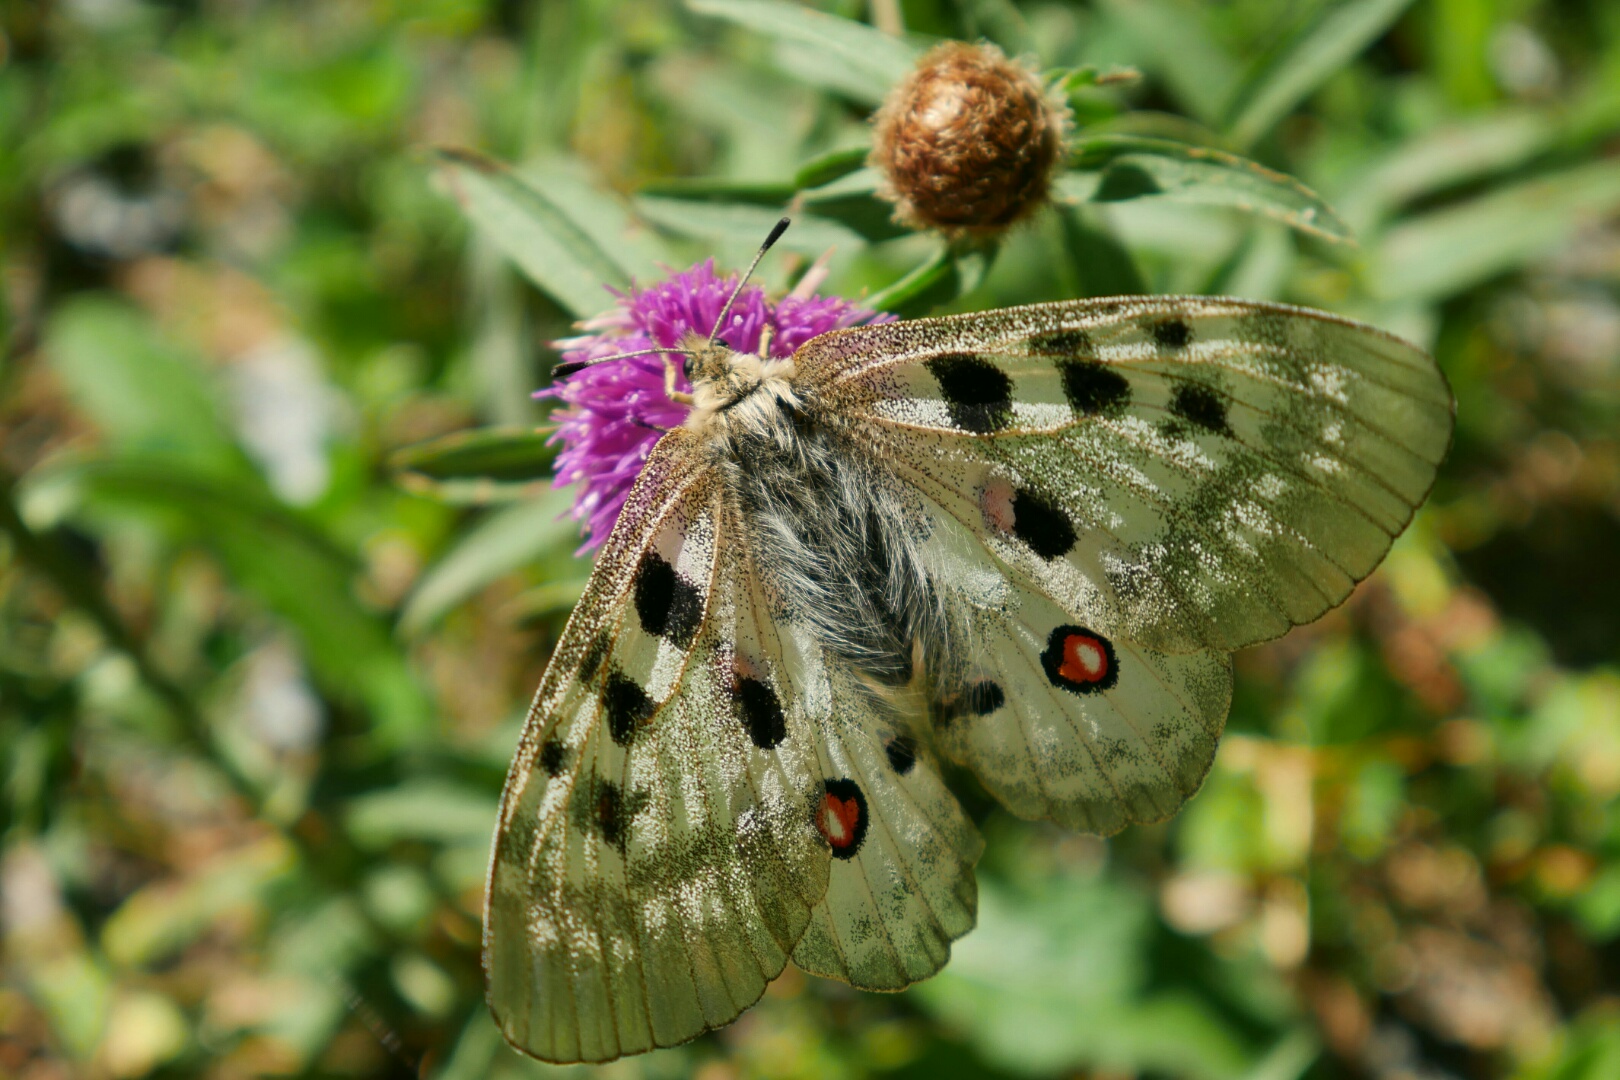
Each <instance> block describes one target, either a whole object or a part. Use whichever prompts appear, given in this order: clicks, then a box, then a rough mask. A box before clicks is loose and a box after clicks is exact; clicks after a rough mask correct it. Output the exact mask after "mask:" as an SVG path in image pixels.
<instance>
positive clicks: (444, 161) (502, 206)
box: [437, 150, 630, 318]
mask: <svg viewBox="0 0 1620 1080" xmlns="http://www.w3.org/2000/svg"><path fill="white" fill-rule="evenodd" d="M437 158H438V161H439V168H440V171H441V175H443V176H444V177H445V179H446V182H447V183H448V184H449V187H450V190H451V191H452V192H453V193H454V195H455V197H456V201H457V202H459V203H460V204H461V208H462V210H463V211H464V212H465V213H466V214H467V217H468V218H469V219H470V220H471V221H472V223H473V225H474V226H475V227H476V228H478V229H479V230H480V231H481V232H483V233H484V234H485V235H486V236H488V237H489V239H490V240H492V241H493V242H494V243H495V245H496V246H497V247H499V248H500V250H501V251H502V252H503V253H504V254H505V255H506V256H507V258H509V259H511V260H512V261H513V262H514V263H516V264H517V267H518V269H520V270H521V271H523V273H524V275H525V276H527V277H528V279H529V280H530V281H532V282H534V283H535V285H537V286H538V287H539V288H540V289H541V290H542V291H544V292H545V293H546V295H548V296H550V297H551V298H552V299H553V300H555V301H557V303H559V304H560V305H562V306H563V307H564V308H565V309H567V310H568V311H569V312H571V313H572V314H574V315H576V316H578V317H580V318H585V317H587V316H590V315H594V314H595V313H596V312H598V311H600V310H601V309H602V308H603V307H605V306H606V304H605V300H606V298H607V297H606V294H605V293H604V292H603V290H602V287H603V286H604V285H614V286H622V285H625V284H627V283H628V282H629V280H630V278H629V274H628V273H626V271H625V268H624V267H622V266H621V265H619V263H618V262H617V261H616V260H615V259H614V258H613V256H612V255H611V254H609V253H608V252H607V251H604V250H603V249H602V247H601V246H600V245H598V244H597V242H596V241H595V240H593V239H591V236H590V234H589V233H587V232H586V231H585V230H584V229H582V228H581V227H580V226H579V224H578V223H576V222H575V221H573V220H572V219H571V218H570V217H569V216H568V215H567V214H566V213H564V212H563V210H562V209H561V208H560V207H558V206H557V204H556V203H554V202H552V201H551V200H550V199H548V198H546V196H545V195H544V194H543V193H542V192H541V191H540V190H539V189H538V188H536V187H535V186H534V185H532V184H530V183H529V182H528V181H527V180H524V179H523V178H522V177H520V176H518V175H517V174H516V173H515V172H513V171H512V170H511V169H509V168H507V167H506V166H505V165H502V164H500V163H499V162H495V161H491V160H489V159H488V158H485V157H482V156H480V155H478V154H475V153H472V152H471V151H468V150H440V151H438V152H437Z"/></svg>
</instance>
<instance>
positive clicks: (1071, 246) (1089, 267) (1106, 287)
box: [1058, 206, 1148, 296]
mask: <svg viewBox="0 0 1620 1080" xmlns="http://www.w3.org/2000/svg"><path fill="white" fill-rule="evenodd" d="M1058 222H1059V228H1060V230H1061V233H1062V237H1063V251H1064V255H1065V264H1066V265H1065V270H1066V272H1067V274H1068V276H1070V277H1071V278H1072V285H1071V288H1070V290H1069V291H1070V292H1071V293H1072V294H1073V295H1075V296H1128V295H1135V294H1139V293H1145V292H1147V291H1148V287H1147V282H1146V281H1144V280H1143V278H1142V273H1141V271H1140V270H1138V269H1137V268H1136V261H1135V260H1134V259H1133V258H1132V257H1131V253H1130V251H1129V250H1128V249H1127V248H1126V247H1125V245H1124V244H1122V243H1120V242H1119V239H1118V238H1117V237H1116V236H1114V234H1113V233H1111V232H1109V231H1108V230H1107V229H1100V228H1097V227H1096V226H1095V225H1093V224H1092V223H1091V222H1090V221H1088V220H1087V219H1086V216H1085V213H1084V212H1083V211H1082V209H1081V208H1080V207H1078V206H1062V207H1059V208H1058Z"/></svg>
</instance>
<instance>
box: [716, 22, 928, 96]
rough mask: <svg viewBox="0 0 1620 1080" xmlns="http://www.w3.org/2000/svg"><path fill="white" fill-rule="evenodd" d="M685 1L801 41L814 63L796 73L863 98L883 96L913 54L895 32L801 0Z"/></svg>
mask: <svg viewBox="0 0 1620 1080" xmlns="http://www.w3.org/2000/svg"><path fill="white" fill-rule="evenodd" d="M687 6H688V7H690V8H691V9H692V10H693V11H696V12H698V13H700V14H703V15H712V16H714V17H716V18H720V19H725V20H727V21H729V22H732V23H735V24H737V25H738V26H745V27H747V28H748V29H750V30H754V31H757V32H759V33H762V34H766V35H769V36H770V37H773V38H777V39H779V40H781V41H784V42H790V43H793V44H795V45H798V46H801V47H807V49H808V51H809V54H810V55H813V56H814V57H815V58H816V64H815V66H814V68H812V69H810V70H809V71H807V72H801V74H808V75H811V76H814V77H816V78H818V80H819V81H821V82H822V84H823V85H829V86H832V87H833V88H836V89H840V90H845V91H847V92H856V93H857V94H858V96H859V97H860V98H861V100H863V101H865V102H866V103H868V104H876V103H877V102H879V101H881V100H883V95H884V94H885V93H886V92H887V91H888V89H889V87H890V86H891V85H893V84H894V83H895V82H897V81H899V80H900V79H902V78H904V77H905V75H906V73H907V72H909V71H910V70H911V66H912V63H913V62H914V61H915V60H916V52H915V50H913V49H912V48H911V47H910V46H909V45H908V44H907V43H906V42H904V41H901V40H900V39H898V38H893V37H890V36H889V35H887V34H885V33H882V32H881V31H878V30H874V29H873V28H872V27H870V26H867V25H866V24H864V23H858V22H852V21H850V20H849V19H841V18H839V17H837V16H836V15H828V14H826V13H824V12H820V11H817V10H815V9H814V8H811V7H806V6H804V5H802V4H792V3H787V2H785V0H687Z"/></svg>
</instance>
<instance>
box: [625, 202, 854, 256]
mask: <svg viewBox="0 0 1620 1080" xmlns="http://www.w3.org/2000/svg"><path fill="white" fill-rule="evenodd" d="M636 209H637V210H639V211H640V212H641V214H642V216H644V217H645V218H646V219H647V220H648V221H651V222H653V223H655V224H657V225H659V226H661V227H662V228H665V229H668V230H669V231H671V232H673V233H677V234H679V235H682V236H695V237H701V238H703V239H706V240H710V241H712V242H717V243H729V244H731V245H733V246H734V247H736V248H737V249H738V250H741V251H752V250H753V249H755V248H758V247H759V244H760V241H762V240H764V239H765V237H766V235H767V234H768V233H769V232H770V231H771V229H772V228H773V227H774V226H775V225H776V223H777V221H778V220H780V219H781V217H782V215H783V214H784V213H787V212H788V211H789V210H790V205H789V202H788V200H783V201H782V202H779V203H771V202H761V203H754V202H739V201H735V200H734V201H729V202H717V201H711V200H710V199H708V198H707V197H703V198H700V199H696V200H693V199H687V198H671V197H669V196H664V195H658V196H641V197H638V198H637V199H636ZM862 243H863V239H862V237H861V235H860V234H859V233H857V232H855V231H854V230H853V229H849V228H846V227H844V226H843V225H840V224H838V223H837V222H834V221H829V220H827V219H826V218H823V217H820V216H818V215H816V214H810V213H805V214H799V215H798V216H796V217H794V219H793V228H791V229H789V230H788V231H787V232H786V233H784V234H783V236H782V239H781V240H779V241H777V247H779V248H784V249H786V250H789V251H797V252H800V253H802V254H806V255H812V256H814V255H819V254H821V253H822V252H824V251H826V250H827V249H828V248H830V247H836V248H839V249H840V250H849V249H853V248H859V247H860V246H861V245H862Z"/></svg>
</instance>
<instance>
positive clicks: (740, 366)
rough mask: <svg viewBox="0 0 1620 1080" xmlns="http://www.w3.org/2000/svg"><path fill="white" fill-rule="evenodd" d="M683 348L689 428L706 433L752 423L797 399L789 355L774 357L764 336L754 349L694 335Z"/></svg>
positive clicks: (768, 341) (767, 339)
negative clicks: (688, 391) (688, 382)
mask: <svg viewBox="0 0 1620 1080" xmlns="http://www.w3.org/2000/svg"><path fill="white" fill-rule="evenodd" d="M681 347H682V348H683V349H686V350H688V351H687V355H686V362H685V368H686V375H687V378H689V379H690V380H691V381H692V392H691V395H690V396H691V401H690V404H691V406H692V411H691V413H690V414H689V415H688V416H687V419H686V423H685V427H686V428H687V429H689V430H691V431H695V432H697V433H698V434H700V435H708V434H716V433H717V432H718V431H719V430H722V429H729V428H732V427H734V426H735V425H737V424H756V423H759V422H760V421H761V420H763V419H764V418H765V417H766V416H767V415H768V414H769V413H771V412H779V411H780V410H781V408H782V407H783V406H784V405H792V404H794V403H795V402H796V401H797V398H796V396H795V394H794V392H793V385H792V380H793V375H794V364H793V360H792V359H791V358H787V359H778V358H774V357H772V356H771V355H770V339H769V337H768V336H767V337H765V338H764V339H762V340H761V342H760V348H759V352H757V353H751V352H739V351H738V350H736V349H733V348H732V347H731V346H730V345H727V344H726V343H725V342H724V341H723V340H720V339H718V338H716V339H714V340H709V341H705V340H704V339H703V338H701V337H698V336H697V335H696V334H692V335H689V336H688V337H687V339H686V340H685V341H683V342H682V343H681ZM677 400H679V399H677Z"/></svg>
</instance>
